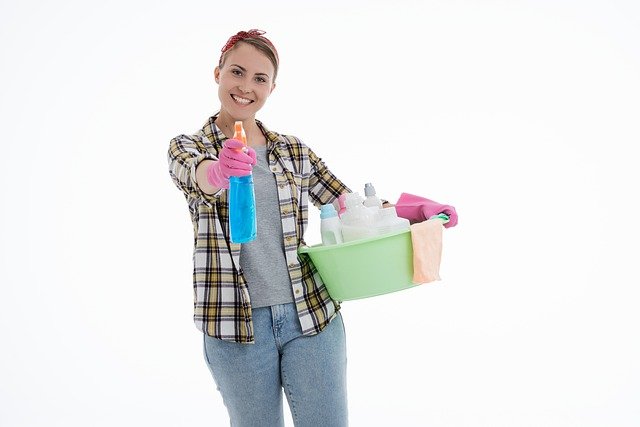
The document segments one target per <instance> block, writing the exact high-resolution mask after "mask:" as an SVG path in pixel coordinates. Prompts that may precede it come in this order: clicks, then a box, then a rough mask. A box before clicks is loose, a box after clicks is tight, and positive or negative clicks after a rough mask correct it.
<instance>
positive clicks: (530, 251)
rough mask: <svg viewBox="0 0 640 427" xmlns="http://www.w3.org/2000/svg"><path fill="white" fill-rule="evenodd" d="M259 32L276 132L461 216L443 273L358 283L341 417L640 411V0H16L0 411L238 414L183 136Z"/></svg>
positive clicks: (2, 257) (263, 115)
mask: <svg viewBox="0 0 640 427" xmlns="http://www.w3.org/2000/svg"><path fill="white" fill-rule="evenodd" d="M249 28H261V29H264V30H266V31H267V36H268V37H270V38H271V39H272V40H273V42H274V43H275V44H276V46H277V47H278V50H279V52H280V55H281V62H282V65H281V70H280V74H279V76H278V87H277V88H276V90H275V92H274V93H273V95H272V97H271V98H270V100H269V102H268V103H267V105H266V106H265V108H264V109H263V111H261V112H260V114H259V116H258V118H260V119H262V120H263V121H264V122H265V124H266V125H267V126H268V127H269V128H271V129H273V130H277V131H280V132H282V133H291V134H294V135H298V136H300V137H301V138H302V139H303V140H304V141H305V142H306V143H307V144H309V145H310V146H311V147H312V148H313V149H314V150H315V151H316V152H317V153H318V154H319V155H320V156H321V157H322V158H323V159H324V160H325V162H326V163H327V165H328V166H329V167H330V168H331V169H332V170H333V171H334V173H336V174H337V175H338V176H339V177H340V178H342V179H343V180H344V181H345V182H346V183H347V184H348V185H349V186H351V187H352V188H353V189H354V190H357V191H360V192H362V187H363V185H364V183H365V182H368V181H371V182H373V183H374V185H375V186H376V189H377V190H378V193H379V194H380V196H381V197H385V198H387V199H389V200H391V201H394V200H395V199H397V197H398V195H399V194H400V193H401V192H402V191H406V192H411V193H414V194H419V195H422V196H425V197H429V198H431V199H435V200H437V201H440V202H442V203H448V204H452V205H454V206H455V207H456V208H457V210H458V213H459V215H460V224H459V225H458V226H457V227H455V228H451V229H447V230H445V236H444V237H445V242H444V254H443V261H442V266H441V275H442V277H443V280H442V281H441V282H438V283H436V284H430V285H425V286H421V287H419V288H416V289H412V290H408V291H404V292H399V293H396V294H390V295H387V296H383V297H377V298H372V299H368V300H361V301H350V302H345V303H344V304H343V315H344V319H345V323H346V329H347V336H348V357H349V367H348V382H349V402H350V420H351V425H353V426H492V427H493V426H632V425H634V426H636V425H639V424H640V406H639V405H638V402H639V397H640V370H639V367H638V360H640V339H639V333H638V327H637V325H638V324H640V311H639V310H638V308H637V307H638V303H639V299H640V298H639V297H640V291H639V290H638V287H639V285H640V280H638V279H639V274H638V272H637V269H638V259H639V256H638V255H639V252H638V245H637V242H638V239H639V237H640V236H639V234H640V233H639V232H638V231H639V227H638V218H639V217H640V210H639V208H638V195H637V194H638V192H637V189H636V186H637V183H638V182H640V179H639V178H640V176H639V174H638V172H637V170H638V161H637V159H638V155H637V154H634V155H632V154H631V153H632V150H633V149H634V146H635V145H637V144H638V142H639V140H640V138H639V137H640V130H639V123H638V119H639V117H640V101H639V100H640V78H639V76H640V43H639V42H640V7H639V6H638V3H637V2H634V1H626V2H625V1H611V0H608V1H604V0H603V1H577V0H576V1H568V0H563V1H533V0H531V1H506V0H505V1H483V2H480V1H462V0H459V1H444V0H442V1H404V0H396V1H366V2H365V1H351V2H347V1H341V2H338V1H326V0H325V1H322V2H304V3H303V2H295V3H294V2H266V1H265V2H259V1H255V2H230V1H228V2H217V1H183V2H176V1H162V0H155V1H150V0H149V1H143V0H141V1H131V0H127V1H124V0H114V1H102V2H87V1H71V0H65V1H58V2H45V1H33V0H31V1H21V2H8V1H3V2H2V3H1V4H0V55H1V58H2V66H1V67H0V84H1V92H0V120H1V125H2V129H1V132H0V141H1V142H0V144H1V147H2V149H1V151H0V152H1V153H2V163H1V166H0V183H1V187H0V188H1V193H0V197H1V200H2V208H1V209H0V233H1V234H0V274H1V276H0V280H1V288H0V289H1V294H0V322H1V323H0V347H1V348H2V350H1V351H0V425H2V426H89V425H90V426H114V425H122V426H147V425H148V426H151V425H153V426H187V425H196V424H198V425H225V424H226V423H227V421H226V411H225V409H224V406H223V405H222V402H221V399H220V397H219V395H218V393H217V391H216V390H215V386H214V383H213V380H212V378H211V377H210V374H209V372H208V370H207V368H206V366H205V363H204V360H203V356H202V347H201V345H202V338H201V335H200V334H199V333H198V332H197V330H196V329H195V327H194V326H193V323H192V319H191V316H192V289H191V249H192V248H191V245H192V228H191V223H190V220H189V216H188V212H187V206H186V203H185V201H184V199H183V196H182V195H181V193H180V192H179V191H178V190H177V189H176V188H175V187H174V185H173V183H172V182H171V180H170V178H169V175H168V170H167V162H166V151H167V148H168V142H169V140H170V139H171V138H172V137H174V136H176V135H178V134H181V133H192V132H194V131H196V130H197V129H198V128H199V127H200V126H201V125H202V124H203V123H204V122H205V120H206V118H207V117H209V116H210V115H211V114H213V113H214V112H215V111H216V109H217V107H218V105H219V104H218V100H217V92H216V86H215V84H214V82H213V68H214V66H215V65H216V62H217V59H218V56H219V50H220V48H221V46H222V45H223V44H224V42H225V41H226V39H227V38H228V37H229V36H230V35H231V34H233V33H235V32H236V31H238V30H240V29H249ZM311 216H312V218H311V220H312V221H311V230H310V233H309V235H307V240H308V241H309V242H310V243H315V242H318V241H319V233H318V230H317V227H318V224H319V219H318V212H317V211H316V210H315V209H312V210H311Z"/></svg>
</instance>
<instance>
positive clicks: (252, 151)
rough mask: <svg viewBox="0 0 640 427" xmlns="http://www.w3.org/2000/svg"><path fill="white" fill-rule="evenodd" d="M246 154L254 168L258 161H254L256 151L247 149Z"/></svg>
mask: <svg viewBox="0 0 640 427" xmlns="http://www.w3.org/2000/svg"><path fill="white" fill-rule="evenodd" d="M247 154H248V155H249V157H251V160H252V162H251V164H252V165H253V166H255V165H256V164H257V163H258V160H257V159H256V150H254V149H253V148H251V147H248V148H247Z"/></svg>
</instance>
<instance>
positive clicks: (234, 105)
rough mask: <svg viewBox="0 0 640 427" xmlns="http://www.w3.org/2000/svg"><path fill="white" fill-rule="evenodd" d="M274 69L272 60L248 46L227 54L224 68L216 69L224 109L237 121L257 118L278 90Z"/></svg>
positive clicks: (239, 47)
mask: <svg viewBox="0 0 640 427" xmlns="http://www.w3.org/2000/svg"><path fill="white" fill-rule="evenodd" d="M274 71H275V69H274V67H273V64H272V63H271V61H269V58H267V57H266V56H265V55H264V54H263V53H262V52H260V51H259V50H258V49H256V48H255V47H253V46H251V45H250V44H247V43H242V42H238V44H237V45H236V46H235V47H234V48H233V49H232V50H231V51H229V52H227V54H226V56H225V59H224V64H223V65H222V68H220V67H216V69H215V73H214V74H215V79H216V83H218V97H219V98H220V102H221V103H222V107H221V110H222V111H225V112H226V113H227V114H229V115H230V116H231V117H232V118H233V119H234V120H246V119H249V118H255V115H256V112H257V111H258V110H260V109H261V108H262V106H263V105H264V103H265V102H266V101H267V98H268V97H269V95H270V94H271V92H272V91H273V89H274V88H275V82H274V81H273V75H274Z"/></svg>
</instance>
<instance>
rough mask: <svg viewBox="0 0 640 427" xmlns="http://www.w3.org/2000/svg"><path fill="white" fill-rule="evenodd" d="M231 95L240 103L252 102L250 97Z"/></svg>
mask: <svg viewBox="0 0 640 427" xmlns="http://www.w3.org/2000/svg"><path fill="white" fill-rule="evenodd" d="M231 96H232V97H233V99H234V100H235V101H236V102H238V103H240V104H244V105H247V104H249V103H250V102H251V100H250V99H245V98H240V97H239V96H236V95H231Z"/></svg>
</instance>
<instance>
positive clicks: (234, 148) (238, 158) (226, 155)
mask: <svg viewBox="0 0 640 427" xmlns="http://www.w3.org/2000/svg"><path fill="white" fill-rule="evenodd" d="M245 150H246V151H245ZM255 164H256V152H255V150H254V149H253V148H251V147H245V145H244V144H243V143H242V141H238V140H237V139H227V140H226V141H225V142H224V146H223V147H222V150H220V152H219V153H218V160H217V161H214V162H213V163H211V165H210V166H209V168H208V169H207V180H208V181H209V184H211V185H213V186H214V187H218V188H229V177H232V176H246V175H249V174H250V173H251V170H252V169H253V166H254V165H255Z"/></svg>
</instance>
